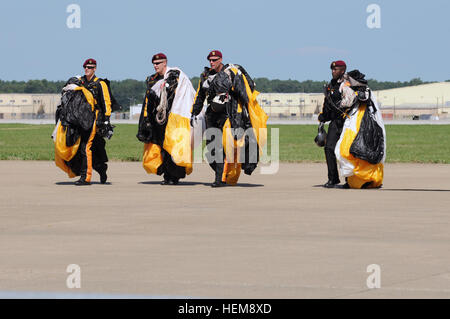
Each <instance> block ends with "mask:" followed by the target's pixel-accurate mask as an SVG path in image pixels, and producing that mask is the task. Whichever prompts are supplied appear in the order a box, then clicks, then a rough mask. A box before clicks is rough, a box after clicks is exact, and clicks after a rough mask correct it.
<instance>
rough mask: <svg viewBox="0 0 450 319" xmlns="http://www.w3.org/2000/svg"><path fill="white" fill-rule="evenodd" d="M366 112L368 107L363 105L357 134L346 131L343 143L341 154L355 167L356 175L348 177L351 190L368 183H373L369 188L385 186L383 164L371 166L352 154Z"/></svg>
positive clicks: (360, 110)
mask: <svg viewBox="0 0 450 319" xmlns="http://www.w3.org/2000/svg"><path fill="white" fill-rule="evenodd" d="M365 111H366V105H365V104H363V105H361V106H360V107H359V110H358V115H357V120H356V132H354V131H353V130H351V129H346V130H345V132H344V137H343V139H342V142H341V146H340V152H341V156H342V157H344V158H345V159H347V160H348V161H349V162H351V163H352V164H353V165H354V167H355V168H354V169H353V173H354V175H352V176H350V177H348V179H347V182H348V184H349V185H350V187H351V188H361V187H362V186H363V185H364V184H366V183H367V182H372V183H371V184H370V185H369V187H368V188H376V187H380V186H381V184H383V175H384V172H383V170H384V165H383V163H378V164H370V163H369V162H367V161H365V160H362V159H359V158H356V157H354V156H353V155H352V154H350V147H351V146H352V143H353V141H354V140H355V138H356V135H357V134H358V132H359V129H360V126H361V120H362V118H363V116H364V113H365Z"/></svg>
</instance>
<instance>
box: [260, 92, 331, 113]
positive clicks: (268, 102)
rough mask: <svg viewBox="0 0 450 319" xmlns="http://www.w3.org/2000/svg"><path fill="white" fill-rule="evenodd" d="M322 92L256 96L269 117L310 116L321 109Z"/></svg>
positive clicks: (261, 94)
mask: <svg viewBox="0 0 450 319" xmlns="http://www.w3.org/2000/svg"><path fill="white" fill-rule="evenodd" d="M323 98H324V95H323V94H322V93H260V94H259V95H258V97H257V98H256V99H257V101H258V103H259V105H261V107H262V108H263V109H264V111H265V112H266V114H267V115H269V117H281V118H299V117H301V118H312V117H313V116H314V114H316V116H317V114H319V113H320V111H321V109H322V104H323Z"/></svg>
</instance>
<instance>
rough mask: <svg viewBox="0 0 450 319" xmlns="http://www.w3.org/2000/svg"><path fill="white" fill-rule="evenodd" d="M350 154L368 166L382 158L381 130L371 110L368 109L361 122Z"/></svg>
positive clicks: (382, 141)
mask: <svg viewBox="0 0 450 319" xmlns="http://www.w3.org/2000/svg"><path fill="white" fill-rule="evenodd" d="M350 154H352V155H353V156H354V157H356V158H360V159H362V160H365V161H367V162H369V163H370V164H378V163H380V162H381V160H382V159H383V156H384V136H383V129H382V128H381V127H380V126H379V125H378V123H377V122H376V121H375V119H374V118H373V113H372V111H371V108H370V107H368V108H367V109H366V112H365V113H364V116H363V118H362V120H361V126H360V128H359V132H358V134H357V135H356V138H355V140H354V141H353V143H352V145H351V146H350Z"/></svg>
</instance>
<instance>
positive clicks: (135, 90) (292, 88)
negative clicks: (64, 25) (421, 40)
mask: <svg viewBox="0 0 450 319" xmlns="http://www.w3.org/2000/svg"><path fill="white" fill-rule="evenodd" d="M254 81H255V83H256V89H257V90H258V91H259V92H262V93H297V92H304V93H321V92H323V88H324V85H326V83H327V81H312V80H306V81H301V82H300V81H297V80H278V79H275V80H270V79H268V78H255V79H254ZM191 82H192V85H193V86H194V88H195V89H197V86H198V82H199V78H198V77H193V78H191ZM368 82H369V87H370V88H371V89H372V90H374V91H376V90H386V89H393V88H399V87H406V86H414V85H419V84H426V83H432V82H425V81H422V80H421V79H420V78H414V79H412V80H410V81H404V82H401V81H397V82H390V81H377V80H374V79H369V80H368ZM64 84H65V81H48V80H45V79H44V80H29V81H26V82H25V81H2V80H0V93H61V90H62V88H63V86H64ZM111 90H112V92H113V95H114V97H115V98H116V100H117V101H118V102H119V104H120V105H122V107H123V110H124V111H125V110H128V109H129V106H130V105H134V104H140V103H142V101H143V99H144V95H145V90H146V84H145V81H138V80H133V79H128V80H122V81H111Z"/></svg>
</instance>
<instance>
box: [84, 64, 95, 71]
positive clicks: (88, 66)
mask: <svg viewBox="0 0 450 319" xmlns="http://www.w3.org/2000/svg"><path fill="white" fill-rule="evenodd" d="M84 68H85V69H90V70H92V69H95V68H96V67H95V66H90V65H87V66H85V67H84Z"/></svg>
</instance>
